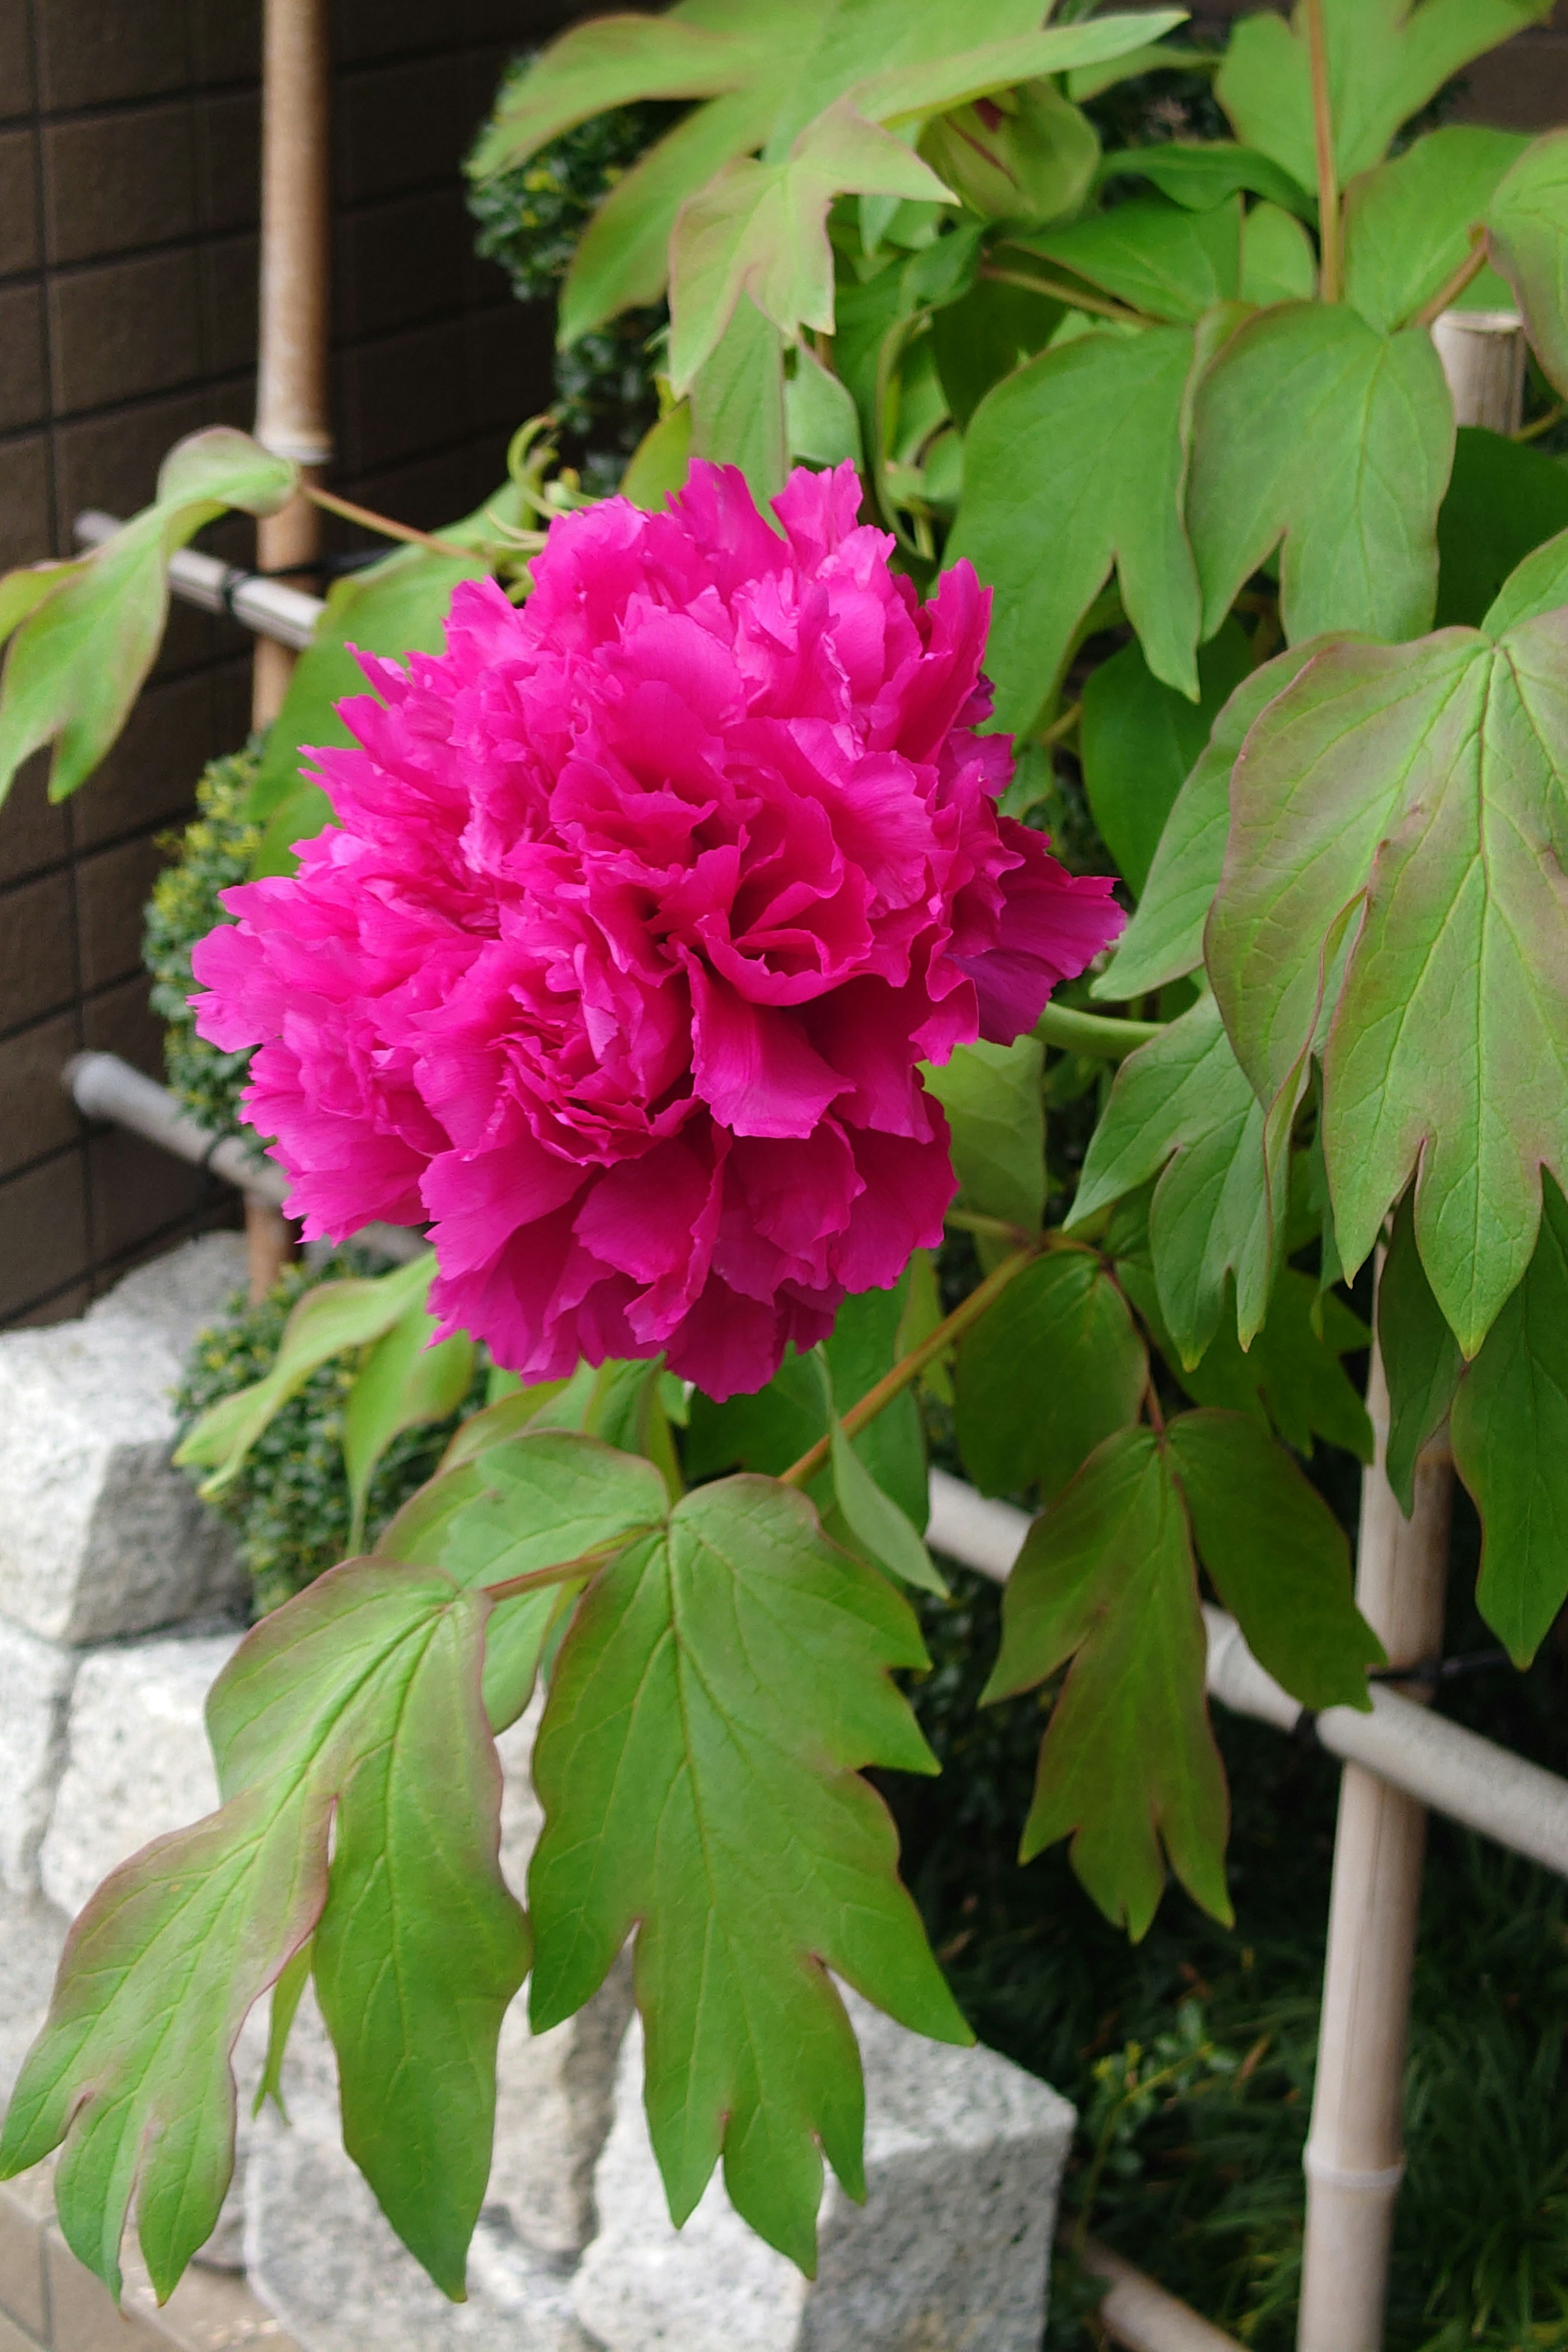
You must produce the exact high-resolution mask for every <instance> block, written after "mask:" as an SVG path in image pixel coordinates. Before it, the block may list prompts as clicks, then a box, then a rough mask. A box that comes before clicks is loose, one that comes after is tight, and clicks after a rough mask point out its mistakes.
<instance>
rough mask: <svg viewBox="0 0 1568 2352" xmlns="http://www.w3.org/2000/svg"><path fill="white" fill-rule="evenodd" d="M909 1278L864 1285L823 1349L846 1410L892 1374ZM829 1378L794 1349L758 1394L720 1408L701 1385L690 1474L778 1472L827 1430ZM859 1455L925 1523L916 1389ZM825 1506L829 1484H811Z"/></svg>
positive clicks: (876, 1427)
mask: <svg viewBox="0 0 1568 2352" xmlns="http://www.w3.org/2000/svg"><path fill="white" fill-rule="evenodd" d="M908 1291H909V1284H908V1279H907V1278H906V1280H905V1281H903V1282H900V1283H899V1284H897V1285H896V1286H894V1288H892V1289H891V1290H866V1291H861V1292H860V1293H858V1296H856V1297H853V1298H847V1299H846V1300H845V1302H844V1304H843V1306H842V1307H840V1308H839V1310H838V1315H837V1320H836V1321H835V1323H834V1327H833V1329H832V1332H831V1333H830V1334H829V1336H828V1338H827V1339H826V1340H825V1341H824V1342H823V1348H822V1353H823V1356H824V1358H825V1359H826V1365H827V1370H828V1373H829V1376H830V1378H831V1380H832V1383H833V1394H834V1397H835V1398H836V1399H837V1405H838V1410H839V1411H840V1412H848V1410H849V1408H850V1406H851V1405H853V1404H858V1402H860V1399H861V1398H862V1397H863V1396H864V1395H865V1393H866V1391H867V1390H868V1388H871V1387H872V1386H873V1385H874V1384H875V1383H876V1382H877V1381H879V1380H880V1379H881V1377H882V1375H883V1373H884V1372H886V1371H889V1370H891V1368H892V1366H893V1364H894V1362H895V1361H896V1360H897V1359H898V1357H899V1355H900V1352H901V1350H900V1332H901V1330H902V1327H903V1319H904V1315H905V1310H906V1307H907V1302H908ZM827 1429H828V1421H827V1412H826V1404H825V1402H824V1397H823V1391H822V1381H821V1379H820V1377H819V1375H818V1373H817V1371H816V1367H815V1366H814V1364H813V1362H812V1360H811V1358H810V1357H809V1356H796V1355H795V1354H793V1353H791V1354H789V1355H787V1356H786V1357H785V1358H784V1362H783V1363H782V1364H781V1365H780V1367H779V1369H778V1370H777V1372H775V1373H774V1375H773V1379H772V1380H771V1381H769V1382H768V1385H767V1387H766V1388H765V1389H761V1390H759V1391H757V1393H756V1395H754V1396H738V1397H731V1399H730V1400H729V1402H728V1403H726V1404H714V1403H713V1402H711V1400H710V1398H708V1397H705V1396H703V1395H702V1394H701V1393H700V1391H699V1392H698V1393H697V1394H695V1395H694V1396H693V1397H692V1400H691V1424H690V1428H689V1431H688V1433H687V1439H686V1447H685V1453H686V1467H687V1470H688V1472H689V1475H690V1476H691V1477H692V1478H693V1479H698V1478H710V1477H712V1476H713V1475H714V1473H715V1472H716V1471H720V1470H731V1469H734V1468H735V1467H737V1466H739V1467H740V1468H741V1469H743V1470H761V1471H764V1472H766V1473H767V1474H768V1475H771V1476H774V1477H776V1476H777V1475H779V1473H780V1472H781V1471H784V1470H787V1469H788V1468H789V1466H790V1465H791V1464H792V1463H794V1462H798V1461H799V1460H800V1457H801V1455H802V1454H805V1453H807V1452H809V1450H810V1448H811V1447H812V1446H814V1445H815V1444H816V1443H817V1441H818V1439H819V1438H822V1437H825V1436H826V1434H827ZM853 1443H854V1449H855V1452H856V1453H857V1454H858V1455H859V1457H860V1459H861V1461H862V1462H864V1463H865V1465H866V1466H867V1468H868V1470H869V1471H870V1473H871V1475H872V1476H873V1477H874V1478H875V1479H876V1481H877V1483H878V1485H879V1486H880V1487H881V1488H882V1489H883V1491H884V1493H886V1494H888V1495H889V1496H891V1497H892V1499H893V1501H894V1502H895V1503H896V1504H897V1505H898V1507H899V1508H900V1511H901V1512H902V1513H903V1515H904V1517H906V1518H907V1519H909V1520H910V1522H911V1523H912V1525H913V1526H914V1527H915V1528H923V1527H924V1526H925V1523H926V1511H927V1499H926V1458H925V1439H924V1436H923V1434H922V1432H921V1416H920V1407H919V1406H918V1404H917V1403H916V1402H915V1398H914V1394H913V1392H912V1391H910V1390H906V1391H904V1393H903V1394H902V1395H901V1396H898V1397H895V1398H894V1399H893V1402H892V1403H891V1404H890V1405H888V1406H887V1407H885V1408H884V1410H883V1411H882V1412H879V1414H878V1415H877V1417H876V1419H875V1420H874V1421H873V1422H871V1423H869V1424H868V1427H867V1428H865V1429H863V1430H861V1432H860V1433H859V1434H858V1437H856V1438H855V1440H854V1441H853ZM814 1492H816V1494H817V1495H818V1496H819V1498H820V1499H821V1500H822V1501H823V1502H824V1503H826V1501H827V1500H828V1499H829V1498H830V1496H831V1492H832V1489H831V1484H830V1482H829V1481H828V1480H827V1479H826V1478H824V1479H822V1480H821V1481H820V1482H819V1483H818V1485H817V1486H816V1488H814Z"/></svg>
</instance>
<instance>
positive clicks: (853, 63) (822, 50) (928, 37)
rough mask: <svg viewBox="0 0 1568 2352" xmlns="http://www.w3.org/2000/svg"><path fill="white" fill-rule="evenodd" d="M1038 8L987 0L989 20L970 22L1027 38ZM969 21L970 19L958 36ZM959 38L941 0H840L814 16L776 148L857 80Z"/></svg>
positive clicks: (944, 50) (1000, 34) (924, 59)
mask: <svg viewBox="0 0 1568 2352" xmlns="http://www.w3.org/2000/svg"><path fill="white" fill-rule="evenodd" d="M787 13H788V12H787V10H786V11H785V14H786V15H787ZM1041 14H1042V11H1041V9H1040V7H1039V5H1038V0H990V5H988V6H987V8H986V11H985V15H984V20H983V21H982V23H981V24H980V25H977V26H973V30H975V31H984V34H985V35H986V36H987V37H989V39H990V40H992V41H994V42H995V41H1016V40H1022V39H1025V38H1026V37H1030V36H1032V35H1034V34H1036V33H1037V30H1038V26H1039V23H1040V16H1041ZM970 29H971V27H970V26H964V27H963V28H962V30H961V31H960V32H959V33H958V34H957V36H956V37H957V38H960V39H962V38H963V33H964V32H967V31H968V30H970ZM954 44H955V29H954V23H953V16H952V10H951V8H947V7H945V6H943V5H942V0H837V5H834V6H832V7H829V8H827V9H825V10H824V11H823V12H822V13H821V15H820V16H817V17H816V23H815V25H814V27H813V44H812V47H811V49H810V51H809V53H808V54H807V56H806V58H805V65H804V67H803V69H802V70H801V71H800V73H799V74H798V75H797V77H796V79H795V81H794V83H793V84H792V85H791V87H790V89H789V90H788V93H787V95H786V96H785V98H784V102H783V104H782V105H781V106H780V107H779V109H778V112H777V114H776V116H775V119H774V121H773V131H772V134H771V138H770V142H769V143H770V150H771V152H773V153H774V154H775V155H776V154H777V153H780V152H784V150H786V149H787V148H788V146H789V144H790V142H791V141H792V140H793V139H794V138H795V136H796V134H797V133H798V132H799V131H803V130H804V129H805V125H806V124H807V123H808V122H809V121H811V120H812V118H813V117H814V116H815V115H817V114H820V113H822V112H823V110H825V109H826V108H827V107H829V106H831V105H832V103H833V101H834V100H835V99H836V98H842V97H843V95H844V93H845V91H846V90H847V89H853V88H854V87H855V86H856V85H857V84H858V83H859V82H863V81H865V80H866V79H868V78H869V77H870V76H872V75H875V74H882V73H891V72H895V71H897V70H899V69H900V68H903V67H907V66H921V65H929V64H931V63H932V62H940V61H942V60H943V59H945V58H948V57H949V56H951V55H952V53H953V49H954ZM1035 70H1036V71H1037V72H1048V71H1049V68H1048V67H1037V68H1035ZM1019 79H1024V77H1022V76H1020V77H1019Z"/></svg>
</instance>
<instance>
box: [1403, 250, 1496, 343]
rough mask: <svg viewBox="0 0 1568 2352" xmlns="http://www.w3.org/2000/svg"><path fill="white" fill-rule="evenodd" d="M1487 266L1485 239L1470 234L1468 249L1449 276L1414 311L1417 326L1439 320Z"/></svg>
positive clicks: (1425, 325) (1432, 323)
mask: <svg viewBox="0 0 1568 2352" xmlns="http://www.w3.org/2000/svg"><path fill="white" fill-rule="evenodd" d="M1486 266H1487V247H1486V239H1485V238H1484V237H1482V236H1472V238H1471V242H1470V249H1469V251H1468V253H1467V254H1466V256H1465V257H1464V259H1463V261H1461V262H1460V264H1459V266H1458V269H1456V270H1455V271H1454V272H1453V275H1452V276H1451V277H1448V278H1445V279H1444V280H1443V283H1442V285H1441V286H1439V287H1438V289H1437V291H1436V294H1434V295H1433V297H1432V299H1431V300H1430V301H1429V302H1426V303H1424V304H1423V306H1422V308H1421V309H1420V310H1417V312H1416V313H1415V324H1416V325H1417V326H1418V327H1430V326H1432V325H1434V324H1435V323H1436V320H1439V319H1440V318H1441V317H1442V315H1443V313H1444V311H1445V310H1447V308H1448V306H1449V304H1450V303H1451V302H1457V301H1458V299H1459V297H1460V295H1461V294H1462V293H1463V292H1464V290H1465V289H1466V287H1467V286H1468V285H1469V284H1470V282H1471V280H1472V279H1473V278H1479V276H1480V274H1481V272H1482V270H1483V269H1484V268H1486Z"/></svg>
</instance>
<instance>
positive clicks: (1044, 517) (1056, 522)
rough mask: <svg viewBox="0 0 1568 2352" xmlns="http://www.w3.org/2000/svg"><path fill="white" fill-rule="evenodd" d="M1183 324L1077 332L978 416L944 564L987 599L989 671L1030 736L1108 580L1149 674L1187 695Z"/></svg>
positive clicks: (1015, 722)
mask: <svg viewBox="0 0 1568 2352" xmlns="http://www.w3.org/2000/svg"><path fill="white" fill-rule="evenodd" d="M1193 375H1194V334H1193V331H1192V329H1191V328H1190V327H1152V328H1150V329H1148V330H1147V331H1145V332H1144V333H1142V334H1140V335H1102V334H1086V335H1082V336H1080V337H1079V339H1078V340H1077V341H1073V342H1070V343H1067V344H1062V345H1058V347H1057V348H1056V349H1054V350H1051V351H1045V352H1041V353H1040V355H1039V357H1038V358H1037V359H1033V360H1030V361H1029V362H1028V363H1027V364H1026V366H1024V367H1021V368H1019V369H1017V370H1016V372H1015V373H1013V374H1012V375H1009V376H1006V377H1005V378H1004V379H1003V381H1002V382H1001V383H999V384H997V385H996V387H995V389H994V391H993V392H991V393H989V394H987V395H986V397H985V398H984V400H983V401H982V402H981V404H980V405H979V407H978V408H977V409H976V410H975V412H974V415H973V419H972V421H971V423H970V427H969V432H968V435H967V436H966V440H965V446H964V465H963V500H962V502H961V504H960V506H959V509H958V519H957V520H956V522H955V523H954V525H953V529H952V534H951V536H950V538H949V541H948V547H947V561H948V562H957V561H958V560H959V559H960V558H961V557H963V556H967V557H968V559H969V561H970V562H972V563H973V565H974V568H975V570H976V571H977V572H979V574H980V577H981V578H982V580H984V581H985V582H986V583H988V584H989V585H990V586H991V587H993V588H994V590H995V592H996V595H995V603H994V608H993V619H992V626H991V636H990V642H989V646H988V648H987V652H986V670H987V674H988V675H989V676H990V677H991V678H992V680H993V682H994V686H995V688H996V716H997V721H998V723H999V724H1000V725H1002V726H1005V727H1010V728H1012V729H1013V730H1015V731H1016V732H1017V733H1020V734H1026V733H1027V732H1028V731H1029V730H1030V729H1031V727H1032V725H1033V723H1034V721H1035V719H1036V718H1037V715H1038V713H1039V711H1040V710H1041V709H1042V708H1043V706H1044V705H1045V703H1046V702H1047V698H1048V697H1049V696H1050V695H1051V694H1052V693H1053V691H1054V690H1055V688H1056V684H1057V681H1058V676H1059V674H1060V671H1061V668H1062V666H1063V664H1064V663H1065V661H1066V660H1067V657H1068V652H1069V649H1070V647H1071V646H1072V643H1073V636H1074V632H1075V631H1076V630H1077V628H1078V625H1079V622H1080V621H1081V620H1082V618H1083V616H1084V614H1086V613H1087V612H1088V610H1089V606H1090V605H1091V604H1093V602H1094V599H1095V598H1096V596H1098V595H1099V593H1100V590H1101V589H1102V588H1103V587H1104V585H1105V583H1106V581H1107V580H1108V578H1109V577H1110V572H1111V570H1112V568H1113V567H1114V569H1115V571H1116V574H1117V578H1118V581H1119V583H1120V585H1121V595H1122V601H1123V603H1124V604H1125V605H1126V608H1127V614H1128V618H1129V619H1130V620H1131V623H1132V625H1133V626H1134V627H1135V628H1136V630H1137V632H1138V635H1139V637H1140V639H1141V641H1142V646H1143V652H1144V655H1145V657H1146V658H1147V660H1148V664H1149V667H1150V668H1151V669H1152V671H1153V672H1154V675H1155V676H1156V677H1162V678H1163V679H1164V680H1165V682H1166V683H1167V685H1170V686H1173V687H1175V688H1177V689H1178V690H1179V691H1180V692H1181V693H1183V694H1187V695H1192V696H1195V695H1196V693H1197V685H1198V680H1197V667H1196V662H1195V658H1194V648H1195V646H1196V643H1197V637H1198V623H1199V608H1200V600H1199V593H1198V582H1197V571H1196V566H1195V564H1194V561H1193V553H1192V550H1191V548H1190V547H1189V545H1188V543H1187V536H1186V530H1185V528H1184V523H1183V519H1182V504H1183V498H1184V488H1185V483H1186V472H1187V446H1188V445H1187V431H1186V413H1187V404H1188V394H1189V384H1190V381H1191V379H1192V377H1193Z"/></svg>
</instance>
